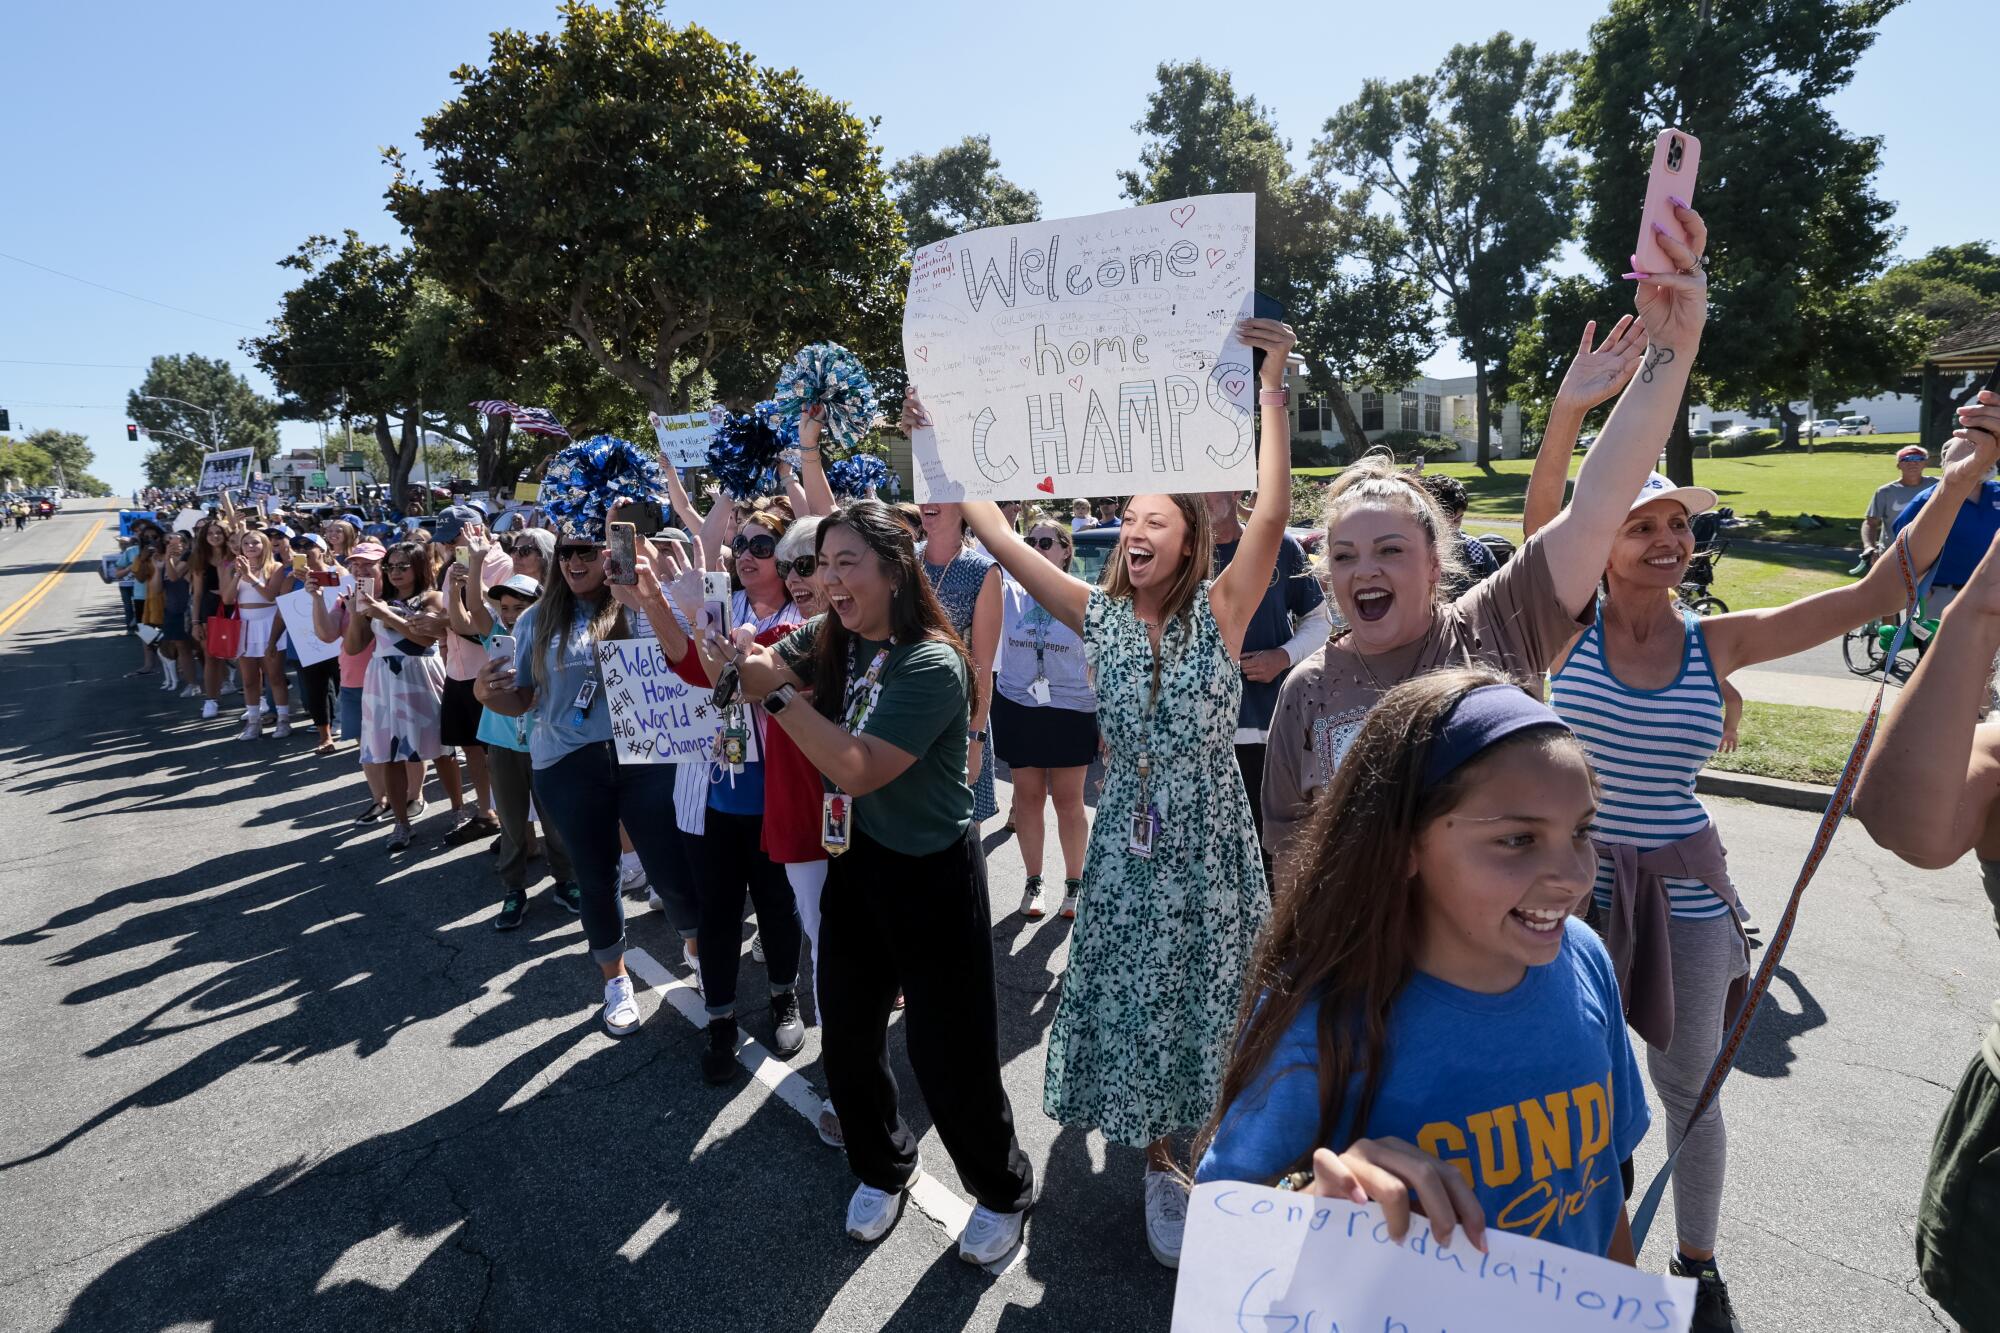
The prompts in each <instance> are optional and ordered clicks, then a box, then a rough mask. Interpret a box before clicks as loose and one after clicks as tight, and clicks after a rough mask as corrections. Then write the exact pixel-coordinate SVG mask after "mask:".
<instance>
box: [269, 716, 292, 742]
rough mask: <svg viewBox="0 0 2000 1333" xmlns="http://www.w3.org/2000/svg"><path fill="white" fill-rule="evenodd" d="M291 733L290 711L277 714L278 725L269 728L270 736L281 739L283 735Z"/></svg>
mask: <svg viewBox="0 0 2000 1333" xmlns="http://www.w3.org/2000/svg"><path fill="white" fill-rule="evenodd" d="M291 734H292V715H291V714H290V713H280V714H278V725H277V726H275V727H272V728H271V736H272V738H273V739H275V740H283V739H284V738H285V737H287V736H289V735H291Z"/></svg>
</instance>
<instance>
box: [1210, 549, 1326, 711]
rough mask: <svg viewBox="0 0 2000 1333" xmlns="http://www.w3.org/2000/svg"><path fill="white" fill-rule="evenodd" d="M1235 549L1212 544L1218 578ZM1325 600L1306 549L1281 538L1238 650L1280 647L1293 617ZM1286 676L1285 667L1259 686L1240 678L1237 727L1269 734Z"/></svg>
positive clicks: (1286, 637)
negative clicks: (1241, 704) (1275, 559)
mask: <svg viewBox="0 0 2000 1333" xmlns="http://www.w3.org/2000/svg"><path fill="white" fill-rule="evenodd" d="M1236 546H1237V543H1236V542H1217V543H1216V544H1215V573H1216V576H1217V577H1220V576H1221V574H1222V571H1223V570H1225V569H1227V568H1229V562H1230V561H1231V560H1234V559H1235V558H1236ZM1325 600H1326V594H1325V593H1324V592H1321V591H1320V586H1319V580H1318V579H1316V578H1314V577H1313V575H1312V566H1311V565H1310V564H1309V563H1308V562H1307V560H1306V553H1305V548H1304V547H1302V546H1300V545H1299V544H1298V542H1296V541H1294V540H1293V539H1292V538H1290V537H1286V538H1284V540H1282V541H1281V542H1280V543H1279V544H1278V563H1277V564H1276V565H1275V566H1274V567H1273V568H1272V570H1271V583H1270V586H1269V587H1267V588H1265V589H1264V600H1263V601H1261V602H1259V603H1257V610H1256V612H1255V613H1254V614H1253V615H1252V616H1251V617H1250V624H1249V625H1248V626H1247V627H1246V628H1245V629H1244V631H1243V651H1244V652H1246V653H1261V652H1263V651H1264V650H1265V649H1267V648H1282V647H1284V646H1285V641H1286V640H1287V639H1289V638H1291V637H1292V620H1293V618H1294V617H1297V616H1303V615H1305V614H1306V613H1308V612H1310V611H1312V610H1313V609H1314V608H1315V607H1317V606H1319V604H1320V603H1322V602H1324V601H1325ZM1290 674H1291V668H1290V667H1287V668H1285V670H1283V671H1281V672H1279V673H1278V675H1277V676H1276V677H1275V678H1273V679H1271V680H1267V681H1263V682H1261V683H1260V682H1258V681H1254V680H1251V679H1250V678H1249V677H1247V676H1246V677H1244V679H1243V706H1242V707H1241V708H1239V709H1238V710H1237V713H1236V725H1237V726H1239V727H1251V728H1254V729H1256V730H1258V731H1269V730H1270V729H1271V714H1273V713H1275V712H1277V711H1278V690H1279V687H1281V686H1282V685H1284V683H1285V677H1286V676H1288V675H1290Z"/></svg>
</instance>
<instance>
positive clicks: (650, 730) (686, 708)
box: [597, 639, 721, 764]
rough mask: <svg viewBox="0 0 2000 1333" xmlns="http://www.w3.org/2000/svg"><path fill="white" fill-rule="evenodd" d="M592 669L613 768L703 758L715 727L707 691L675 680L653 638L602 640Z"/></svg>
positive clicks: (714, 713) (709, 747)
mask: <svg viewBox="0 0 2000 1333" xmlns="http://www.w3.org/2000/svg"><path fill="white" fill-rule="evenodd" d="M597 669H598V675H599V676H600V677H602V678H603V681H604V696H605V699H606V700H607V701H608V702H609V703H610V705H611V739H612V743H613V744H614V745H616V746H617V749H618V762H619V763H621V764H678V763H681V762H683V761H685V760H690V759H699V760H703V761H706V760H707V759H708V757H709V751H710V749H711V748H712V747H713V746H714V744H715V736H716V731H717V728H718V727H719V726H720V725H721V723H720V719H719V718H718V717H717V715H716V711H715V709H713V708H712V707H710V706H709V694H710V691H709V690H707V689H706V688H702V687H698V686H692V685H689V684H688V683H687V682H686V681H684V680H682V679H681V678H680V677H679V676H677V675H675V674H674V670H673V668H672V667H670V666H668V665H667V655H666V653H665V652H663V651H662V650H661V648H660V641H659V640H658V639H606V640H605V641H604V642H602V643H600V644H598V645H597Z"/></svg>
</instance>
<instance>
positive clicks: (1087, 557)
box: [1069, 524, 1326, 583]
mask: <svg viewBox="0 0 2000 1333" xmlns="http://www.w3.org/2000/svg"><path fill="white" fill-rule="evenodd" d="M1123 531H1124V529H1123V528H1122V527H1120V526H1119V525H1117V524H1112V525H1111V526H1109V527H1102V528H1085V529H1084V530H1083V531H1082V532H1079V533H1077V534H1076V539H1075V540H1076V545H1075V547H1074V551H1075V559H1074V560H1073V561H1072V562H1071V563H1070V567H1069V572H1070V573H1072V574H1074V575H1076V576H1077V577H1078V578H1080V579H1082V580H1083V581H1084V582H1085V583H1096V582H1098V581H1100V580H1101V579H1102V578H1103V576H1104V566H1105V565H1106V563H1108V562H1109V561H1110V559H1111V548H1112V547H1114V546H1116V545H1117V544H1118V534H1119V533H1120V532H1123ZM1285 535H1286V536H1287V537H1290V538H1292V539H1293V540H1294V541H1296V542H1297V543H1298V544H1299V545H1300V546H1301V547H1303V548H1304V549H1305V553H1306V554H1307V555H1313V554H1315V553H1316V552H1318V550H1319V548H1320V543H1322V542H1324V541H1325V540H1326V533H1325V532H1323V531H1321V530H1319V529H1317V528H1286V529H1285Z"/></svg>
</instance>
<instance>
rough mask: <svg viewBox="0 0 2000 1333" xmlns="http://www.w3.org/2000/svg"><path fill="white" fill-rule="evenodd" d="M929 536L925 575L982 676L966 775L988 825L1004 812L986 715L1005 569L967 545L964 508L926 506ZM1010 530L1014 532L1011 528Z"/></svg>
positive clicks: (975, 808) (979, 816)
mask: <svg viewBox="0 0 2000 1333" xmlns="http://www.w3.org/2000/svg"><path fill="white" fill-rule="evenodd" d="M919 512H920V513H921V514H922V515H923V523H924V536H923V540H922V541H921V542H919V543H918V544H917V555H918V556H919V558H921V559H922V560H923V562H924V577H925V578H927V579H929V580H930V581H931V590H932V591H933V592H935V593H937V598H938V602H939V604H940V605H942V606H943V607H944V613H945V616H946V617H947V618H948V619H949V620H950V621H951V627H952V630H953V631H954V632H955V633H956V634H957V635H958V638H959V642H961V643H963V644H964V645H965V647H966V651H967V652H969V653H971V654H972V670H973V674H974V675H975V676H977V677H978V687H979V688H978V690H977V691H976V698H977V702H976V703H975V704H974V705H973V712H972V737H971V744H970V745H968V746H967V747H966V751H965V776H966V781H967V782H968V783H969V784H970V785H971V787H972V822H973V823H974V824H982V823H984V822H985V821H987V820H988V819H991V818H992V817H993V816H994V815H996V814H998V813H999V812H1000V806H999V803H998V801H997V799H996V798H995V796H994V795H993V765H992V764H991V763H990V762H989V760H988V754H987V749H988V747H987V744H986V741H987V728H986V719H987V713H988V710H989V709H990V708H991V707H992V704H993V663H994V660H995V659H996V658H997V657H998V656H999V653H1000V568H999V566H998V565H996V564H994V563H993V560H992V558H991V557H989V556H985V555H981V554H980V553H979V552H978V551H975V550H973V549H972V548H971V547H970V546H968V545H967V544H966V540H965V538H966V534H967V533H968V532H969V531H970V529H969V528H967V527H966V525H965V518H964V515H963V514H962V513H961V506H959V505H955V504H925V505H922V506H920V508H919ZM1007 531H1008V532H1009V533H1011V532H1013V528H1012V527H1011V526H1009V527H1008V529H1007Z"/></svg>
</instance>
